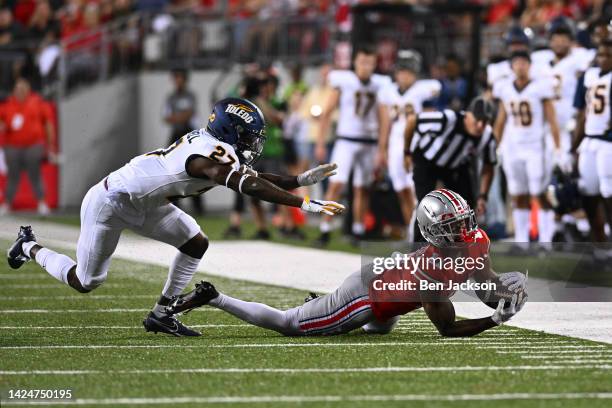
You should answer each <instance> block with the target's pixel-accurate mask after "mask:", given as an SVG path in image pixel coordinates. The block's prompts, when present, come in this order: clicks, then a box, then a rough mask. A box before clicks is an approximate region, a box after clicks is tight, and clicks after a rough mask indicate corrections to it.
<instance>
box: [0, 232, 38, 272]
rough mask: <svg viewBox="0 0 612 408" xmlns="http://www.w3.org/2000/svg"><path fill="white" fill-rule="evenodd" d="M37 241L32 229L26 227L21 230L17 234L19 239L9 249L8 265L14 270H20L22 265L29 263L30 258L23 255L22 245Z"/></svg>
mask: <svg viewBox="0 0 612 408" xmlns="http://www.w3.org/2000/svg"><path fill="white" fill-rule="evenodd" d="M31 241H36V237H34V233H33V232H32V227H30V226H29V225H28V226H25V227H20V228H19V233H18V234H17V239H16V240H15V242H14V243H13V245H11V247H10V248H9V250H8V252H7V255H6V259H7V261H8V264H9V266H10V267H11V268H13V269H19V268H20V267H21V265H23V264H24V263H26V262H28V261H29V260H30V257H28V256H27V255H26V254H24V253H23V248H21V245H22V244H23V243H24V242H31Z"/></svg>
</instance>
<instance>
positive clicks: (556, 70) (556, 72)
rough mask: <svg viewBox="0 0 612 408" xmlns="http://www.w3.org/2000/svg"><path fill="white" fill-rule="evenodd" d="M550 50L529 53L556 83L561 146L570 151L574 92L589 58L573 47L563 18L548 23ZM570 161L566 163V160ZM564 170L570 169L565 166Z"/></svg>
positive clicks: (571, 35) (583, 51)
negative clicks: (544, 67) (545, 68)
mask: <svg viewBox="0 0 612 408" xmlns="http://www.w3.org/2000/svg"><path fill="white" fill-rule="evenodd" d="M548 35H549V46H550V49H549V50H540V51H535V52H533V53H532V54H531V58H532V60H533V61H534V63H536V61H537V63H538V64H542V65H543V66H546V67H547V68H548V69H547V75H549V76H551V77H552V78H553V80H554V84H555V100H554V104H555V112H556V114H557V123H558V124H559V132H560V135H561V149H562V151H563V152H565V153H567V152H569V150H570V148H571V135H570V127H569V125H570V124H571V123H572V119H573V117H574V113H575V109H574V106H573V102H574V92H575V90H576V84H577V83H578V78H579V77H580V75H581V74H582V73H583V72H584V71H586V69H587V68H588V67H589V65H590V63H591V60H592V58H591V57H590V54H591V53H590V52H589V51H588V50H586V49H584V48H580V47H574V28H573V26H572V25H571V22H570V21H568V20H567V19H566V18H565V17H561V18H557V19H555V20H553V21H552V22H551V24H550V27H549V30H548ZM567 164H569V163H567ZM564 167H565V168H564V169H563V170H566V171H568V170H571V168H567V167H568V166H564Z"/></svg>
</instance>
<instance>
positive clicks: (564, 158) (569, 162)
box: [554, 151, 574, 174]
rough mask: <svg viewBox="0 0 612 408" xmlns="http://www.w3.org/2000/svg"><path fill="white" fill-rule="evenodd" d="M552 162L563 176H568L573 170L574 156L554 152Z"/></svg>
mask: <svg viewBox="0 0 612 408" xmlns="http://www.w3.org/2000/svg"><path fill="white" fill-rule="evenodd" d="M554 161H555V164H556V165H557V166H559V168H560V169H561V171H562V172H563V173H565V174H570V173H571V172H572V170H573V168H574V156H572V155H571V154H569V153H566V152H560V151H556V152H555V155H554Z"/></svg>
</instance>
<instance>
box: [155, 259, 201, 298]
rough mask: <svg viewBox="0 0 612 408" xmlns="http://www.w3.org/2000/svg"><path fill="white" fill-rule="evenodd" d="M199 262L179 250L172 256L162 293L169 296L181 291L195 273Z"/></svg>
mask: <svg viewBox="0 0 612 408" xmlns="http://www.w3.org/2000/svg"><path fill="white" fill-rule="evenodd" d="M199 264H200V259H198V258H193V257H191V256H189V255H186V254H184V253H182V252H179V253H178V254H177V255H176V256H175V257H174V260H173V261H172V265H170V271H169V272H168V279H167V280H166V285H165V286H164V290H163V291H162V295H164V296H165V297H167V298H171V297H172V296H176V295H179V294H180V293H181V292H183V290H184V289H185V287H187V284H189V282H190V281H191V278H192V277H193V275H194V274H195V272H196V269H198V265H199Z"/></svg>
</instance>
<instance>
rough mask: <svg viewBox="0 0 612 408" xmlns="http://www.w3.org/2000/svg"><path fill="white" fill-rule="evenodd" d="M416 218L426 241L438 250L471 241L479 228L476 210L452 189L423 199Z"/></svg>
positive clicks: (436, 192) (440, 190)
mask: <svg viewBox="0 0 612 408" xmlns="http://www.w3.org/2000/svg"><path fill="white" fill-rule="evenodd" d="M416 218H417V222H418V224H419V230H420V231H421V234H422V235H423V238H425V239H426V240H427V242H429V243H430V244H432V245H434V246H436V247H448V246H450V245H452V244H453V243H457V242H470V241H472V240H473V238H474V235H475V234H476V231H477V229H478V225H477V224H476V216H475V214H474V210H472V209H471V208H470V206H469V205H468V203H467V202H466V201H465V200H464V199H463V197H461V196H460V195H459V194H457V193H455V192H454V191H452V190H448V189H439V190H434V191H432V192H430V193H428V194H427V195H426V196H425V197H423V199H422V200H421V202H420V203H419V206H418V208H417V212H416Z"/></svg>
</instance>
